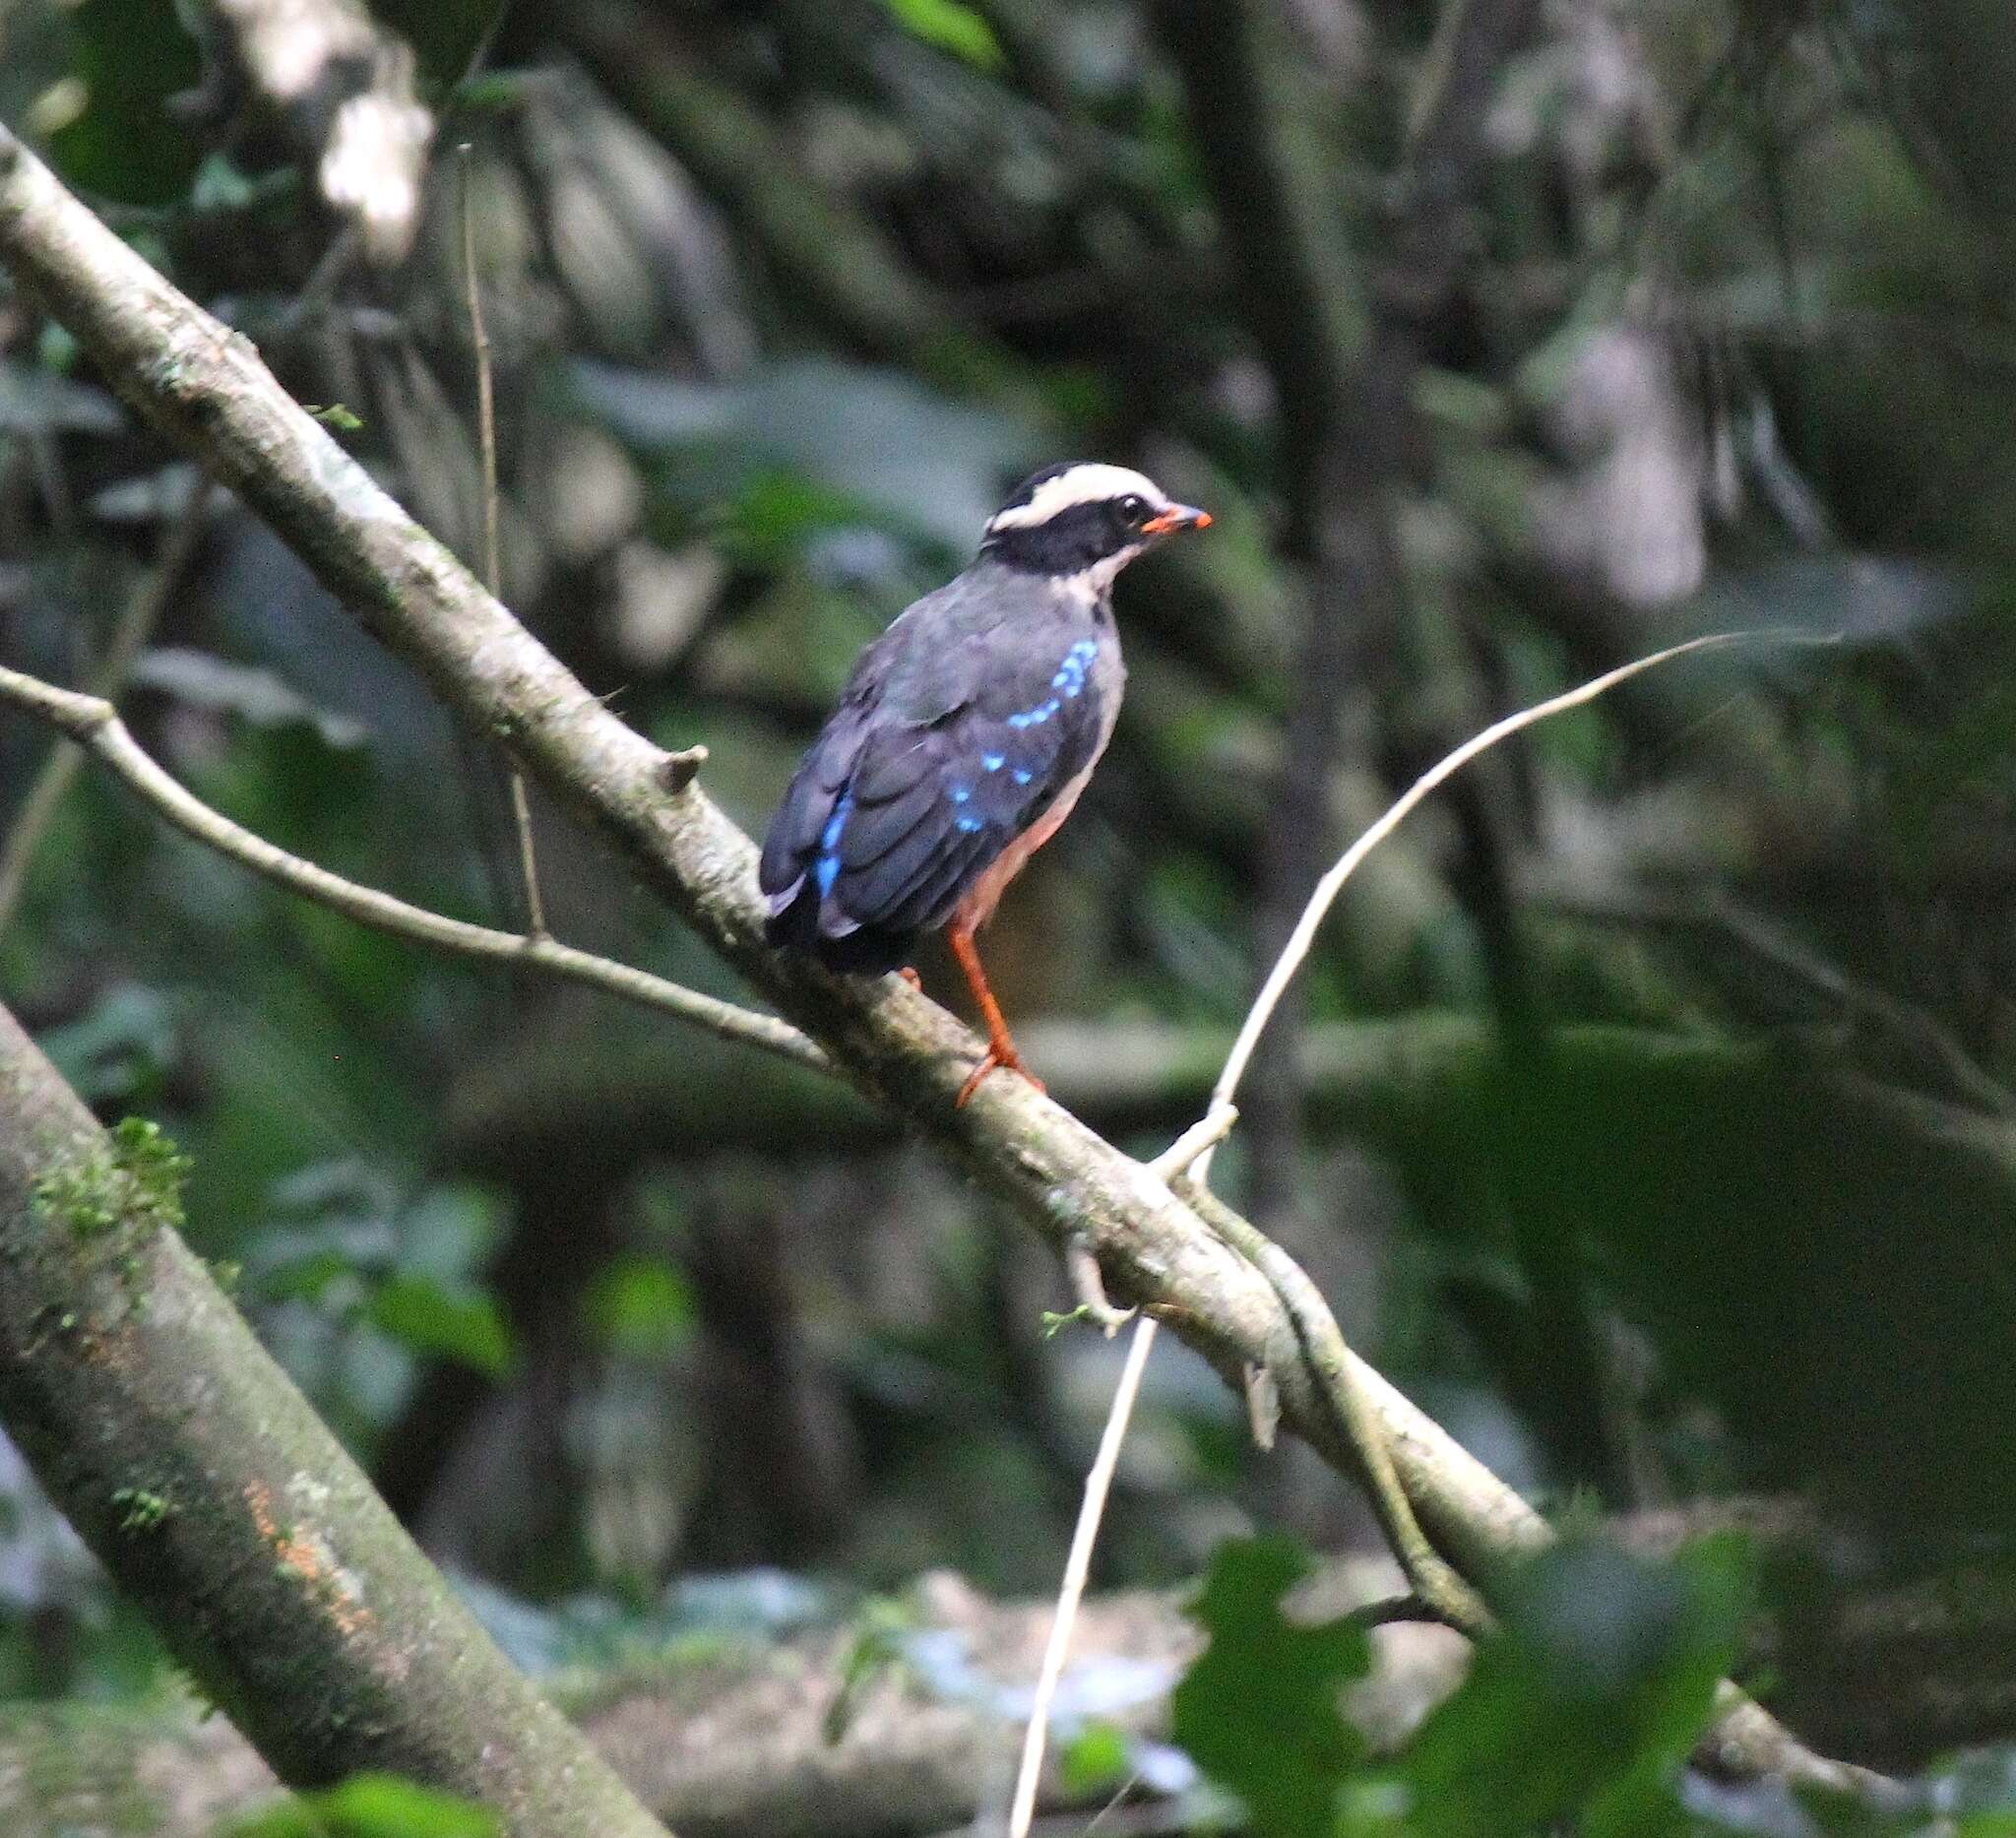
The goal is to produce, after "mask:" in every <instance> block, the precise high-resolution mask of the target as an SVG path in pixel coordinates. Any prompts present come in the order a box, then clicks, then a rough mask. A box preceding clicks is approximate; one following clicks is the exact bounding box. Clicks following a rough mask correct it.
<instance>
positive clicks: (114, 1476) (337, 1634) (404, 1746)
mask: <svg viewBox="0 0 2016 1838" xmlns="http://www.w3.org/2000/svg"><path fill="white" fill-rule="evenodd" d="M161 1155H162V1151H161V1149H160V1147H159V1145H158V1142H157V1143H153V1144H150V1143H148V1142H147V1141H146V1140H145V1139H140V1140H137V1141H133V1140H128V1141H115V1140H114V1138H112V1137H109V1136H107V1135H106V1133H105V1132H104V1131H103V1130H101V1129H100V1128H99V1127H98V1126H97V1124H96V1123H95V1121H94V1120H93V1118H92V1114H91V1112H90V1111H89V1110H87V1109H85V1108H84V1105H83V1104H82V1102H81V1101H80V1100H79V1099H78V1098H77V1097H76V1096H75V1094H73V1093H72V1092H71V1090H70V1088H69V1087H68V1086H67V1085H65V1084H64V1082H63V1080H62V1078H61V1076H60V1075H59V1074H58V1073H57V1071H56V1069H55V1068H54V1067H53V1066H51V1065H50V1064H49V1062H48V1061H47V1060H46V1059H44V1058H43V1057H42V1055H41V1054H40V1053H39V1052H38V1051H37V1050H36V1049H35V1046H34V1044H33V1043H32V1041H30V1040H29V1038H28V1036H27V1035H26V1034H24V1033H23V1032H22V1031H21V1028H20V1027H19V1025H18V1024H17V1023H16V1022H15V1020H14V1017H13V1016H12V1015H10V1014H8V1013H7V1012H6V1010H5V1009H0V1418H4V1420H5V1423H6V1426H7V1430H8V1433H9V1434H10V1435H12V1436H13V1437H14V1438H15V1440H16V1441H17V1442H19V1444H20V1445H21V1448H22V1451H23V1452H24V1453H25V1454H26V1455H27V1456H28V1458H29V1460H30V1461H31V1462H32V1464H33V1465H34V1470H35V1473H36V1475H37V1476H38V1477H39V1478H40V1480H41V1482H42V1484H43V1486H44V1487H46V1488H47V1489H48V1490H49V1493H50V1495H51V1496H52V1497H53V1498H54V1499H55V1501H56V1503H57V1505H58V1506H60V1507H61V1508H62V1509H63V1512H64V1514H65V1516H66V1517H68V1519H69V1520H70V1522H71V1524H72V1525H74V1526H76V1528H77V1529H78V1531H79V1532H80V1533H81V1534H82V1535H83V1537H84V1540H85V1542H86V1543H87V1544H88V1545H90V1547H91V1548H92V1550H93V1552H94V1553H95V1554H96V1555H97V1557H98V1559H99V1561H100V1562H102V1563H103V1564H104V1565H105V1567H106V1568H107V1569H108V1570H110V1571H111V1573H112V1575H113V1576H114V1577H115V1578H116V1579H117V1580H118V1582H119V1585H120V1587H121V1588H122V1589H124V1590H125V1591H126V1592H127V1594H128V1595H130V1596H131V1597H132V1598H133V1599H134V1601H136V1602H137V1603H139V1604H140V1606H141V1607H142V1608H143V1609H145V1610H146V1611H147V1612H148V1614H149V1615H150V1616H152V1617H153V1619H154V1622H155V1625H156V1626H157V1627H158V1629H159V1630H160V1632H161V1634H162V1636H163V1638H164V1639H165V1640H166V1641H167V1644H168V1646H169V1647H170V1649H171V1650H172V1651H173V1652H174V1653H175V1655H176V1656H177V1657H178V1658H179V1659H180V1660H181V1661H182V1662H183V1663H184V1664H185V1665H186V1666H187V1667H188V1668H189V1670H190V1672H191V1673H192V1674H193V1675H194V1676H195V1677H196V1679H197V1680H199V1682H200V1683H201V1684H202V1685H203V1687H204V1689H205V1690H207V1691H209V1692H210V1693H211V1694H212V1695H213V1696H214V1697H215V1698H216V1699H217V1701H218V1702H219V1703H220V1704H221V1706H222V1707H223V1708H224V1709H225V1710H226V1711H227V1712H229V1714H230V1717H231V1720H232V1722H234V1723H235V1724H237V1726H238V1728H239V1729H240V1730H242V1731H243V1732H244V1733H245V1735H246V1736H247V1737H248V1738H249V1739H250V1740H251V1742H252V1743H254V1744H256V1745H257V1747H258V1749H259V1751H260V1753H261V1754H262V1755H264V1756H265V1757H266V1759H267V1761H268V1762H269V1763H271V1764H272V1766H273V1768H274V1770H275V1772H276V1773H278V1774H279V1775H280V1776H281V1778H282V1779H283V1780H285V1781H287V1782H288V1783H289V1784H291V1785H293V1786H297V1787H309V1786H318V1785H324V1784H327V1783H329V1782H332V1781H335V1780H339V1779H342V1778H343V1777H344V1776H346V1775H348V1774H352V1773H355V1772H357V1771H359V1770H362V1769H367V1768H375V1769H384V1770H388V1771H390V1772H392V1773H396V1774H405V1775H411V1776H416V1777H418V1778H421V1779H424V1780H426V1781H429V1782H431V1783H432V1784H434V1785H435V1786H438V1787H441V1788H444V1789H446V1790H448V1791H450V1792H453V1793H458V1794H461V1795H464V1796H465V1797H467V1798H470V1799H474V1800H480V1801H482V1802H483V1803H484V1804H485V1805H487V1806H491V1807H493V1808H495V1809H496V1811H497V1812H498V1813H499V1814H500V1815H501V1816H502V1820H503V1829H504V1830H505V1831H507V1832H509V1833H511V1834H512V1838H664V1834H663V1828H662V1826H660V1825H659V1824H658V1822H657V1821H656V1820H654V1819H653V1818H652V1817H651V1815H650V1814H649V1813H647V1812H646V1811H645V1810H644V1808H643V1807H642V1806H639V1805H638V1803H637V1802H636V1801H635V1800H634V1799H633V1798H632V1797H631V1796H630V1794H629V1792H628V1790H627V1789H626V1788H625V1787H624V1786H623V1784H622V1782H621V1781H619V1780H618V1779H617V1778H616V1776H615V1774H614V1773H613V1772H612V1771H611V1770H610V1768H609V1766H608V1764H607V1763H606V1762H604V1761H603V1760H602V1759H601V1758H600V1757H599V1755H598V1754H597V1753H596V1751H595V1750H594V1749H592V1748H591V1747H590V1746H589V1744H588V1743H586V1742H585V1741H584V1740H583V1739H582V1737H581V1736H580V1735H579V1733H578V1732H576V1731H575V1730H574V1729H573V1728H572V1727H571V1726H570V1725H569V1724H568V1723H567V1722H566V1721H565V1720H564V1719H563V1718H562V1717H561V1716H560V1715H559V1714H558V1712H556V1711H554V1710H553V1709H551V1708H550V1707H549V1706H548V1705H546V1704H545V1703H543V1702H541V1701H540V1699H539V1697H538V1695H537V1694H536V1692H535V1691H534V1690H533V1688H532V1686H531V1685H530V1684H528V1683H527V1682H526V1680H525V1679H524V1678H523V1677H522V1676H520V1674H519V1673H517V1672H516V1671H514V1670H513V1668H512V1666H511V1664H510V1662H509V1661H508V1660H506V1659H505V1657H504V1656H503V1654H502V1653H500V1652H499V1651H498V1650H497V1648H496V1646H495V1644H494V1643H493V1642H492V1641H491V1639H490V1637H489V1636H488V1635H487V1634H486V1633H484V1632H483V1631H482V1629H481V1628H480V1627H479V1626H478V1625H477V1624H476V1622H475V1620H474V1618H473V1616H471V1615H470V1613H469V1611H468V1610H467V1609H466V1608H464V1607H463V1605H462V1604H461V1602H460V1601H459V1600H457V1598H456V1597H455V1596H454V1595H453V1594H452V1593H451V1592H450V1591H449V1589H448V1587H447V1585H446V1584H445V1583H444V1582H443V1581H442V1580H441V1577H440V1575H439V1573H438V1572H436V1570H435V1569H434V1567H433V1566H432V1565H431V1564H430V1563H428V1561H427V1560H426V1558H425V1557H424V1556H422V1555H421V1554H420V1553H419V1551H418V1549H417V1548H416V1547H415V1546H414V1545H413V1543H412V1541H411V1540H410V1539H409V1538H408V1537H407V1535H406V1533H405V1532H404V1531H402V1530H401V1529H400V1526H399V1522H398V1521H397V1520H396V1519H394V1518H393V1516H392V1514H391V1512H390V1511H388V1510H387V1508H386V1506H385V1504H384V1502H383V1501H381V1500H380V1499H379V1497H378V1496H377V1494H376V1493H374V1492H373V1491H372V1490H371V1484H370V1483H369V1482H368V1481H367V1480H366V1479H365V1478H364V1475H363V1473H362V1472H361V1471H360V1470H359V1469H358V1468H357V1466H356V1464H355V1463H354V1462H352V1461H351V1460H350V1458H349V1456H348V1455H347V1454H346V1453H345V1452H344V1449H343V1445H342V1444H341V1443H339V1442H338V1441H337V1440H336V1438H335V1437H334V1436H333V1435H331V1434H330V1432H329V1430H328V1429H327V1428H326V1427H325V1426H323V1424H322V1422H321V1420H320V1419H319V1418H317V1417H316V1415H315V1413H314V1411H313V1410H312V1409H310V1408H309V1405H308V1401H307V1400H306V1399H305V1398H303V1397H302V1396H301V1394H300V1393H299V1392H298V1391H296V1390H295V1389H294V1386H293V1383H292V1381H291V1380H290V1379H289V1378H288V1377H287V1375H286V1374H285V1373H284V1372H283V1371H282V1370H281V1368H280V1367H279V1365H278V1364H276V1363H274V1361H273V1359H272V1358H271V1357H270V1356H269V1355H268V1354H267V1352H266V1350H265V1349H264V1348H263V1347H261V1346H260V1344H259V1342H258V1341H257V1340H256V1339H254V1338H253V1334H252V1330H251V1329H250V1328H249V1327H247V1326H246V1324H245V1321H244V1318H243V1317H242V1316H241V1315H239V1313H238V1312H237V1310H236V1309H234V1308H233V1307H232V1306H231V1304H230V1302H229V1301H228V1300H226V1299H225V1298H224V1296H223V1295H222V1293H221V1291H220V1290H219V1289H218V1287H217V1284H216V1283H215V1282H214V1281H213V1280H212V1278H211V1275H210V1272H209V1271H208V1270H206V1269H205V1268H204V1265H203V1262H202V1260H201V1259H200V1258H198V1257H197V1256H195V1255H194V1254H193V1253H192V1252H191V1251H190V1249H189V1247H188V1246H187V1245H186V1244H184V1243H183V1241H182V1238H181V1236H180V1235H179V1234H178V1233H177V1232H176V1230H175V1228H174V1223H173V1214H174V1210H175V1196H174V1178H173V1175H172V1173H170V1171H169V1170H168V1169H167V1168H166V1167H165V1166H164V1164H163V1162H162V1160H161Z"/></svg>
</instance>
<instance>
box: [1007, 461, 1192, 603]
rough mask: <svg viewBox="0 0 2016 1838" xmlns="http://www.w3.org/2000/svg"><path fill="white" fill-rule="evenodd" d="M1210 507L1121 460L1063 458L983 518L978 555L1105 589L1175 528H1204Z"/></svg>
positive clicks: (1029, 479) (1028, 571) (1035, 476)
mask: <svg viewBox="0 0 2016 1838" xmlns="http://www.w3.org/2000/svg"><path fill="white" fill-rule="evenodd" d="M1210 522H1211V515H1210V513H1209V512H1208V511H1199V510H1192V509H1191V507H1190V506H1189V505H1187V504H1178V503H1176V502H1175V501H1174V500H1173V499H1172V498H1170V496H1169V495H1168V493H1167V492H1166V491H1165V490H1163V488H1162V487H1161V486H1160V485H1158V484H1157V483H1156V482H1155V481H1154V480H1153V479H1151V478H1146V477H1144V476H1143V475H1141V474H1139V473H1135V472H1130V471H1129V470H1128V469H1127V468H1126V467H1124V466H1102V465H1099V464H1096V463H1094V462H1091V461H1084V460H1074V461H1067V462H1066V463H1065V464H1063V465H1062V466H1046V467H1044V468H1043V469H1042V471H1041V472H1040V473H1032V474H1030V475H1029V476H1028V477H1027V478H1025V479H1024V480H1023V481H1022V483H1021V484H1019V485H1018V486H1016V488H1015V491H1014V494H1013V495H1012V496H1011V497H1010V498H1009V500H1008V502H1007V503H1006V504H1004V505H1002V507H1001V508H1000V509H999V510H998V511H996V512H995V513H994V515H993V516H992V517H991V518H990V519H988V522H987V530H986V535H985V536H984V537H983V538H982V539H981V540H980V553H981V554H982V555H990V556H992V557H994V558H995V559H996V560H997V561H1000V562H1003V563H1005V564H1006V565H1007V566H1009V567H1011V568H1017V569H1020V570H1022V571H1023V572H1025V573H1029V574H1041V575H1048V576H1051V577H1053V578H1055V579H1059V580H1077V581H1082V582H1085V583H1086V584H1087V585H1089V586H1091V587H1093V588H1095V589H1097V590H1098V591H1100V592H1102V593H1103V592H1104V590H1105V589H1106V588H1108V587H1110V586H1111V585H1112V579H1113V576H1114V575H1116V574H1118V573H1119V572H1120V570H1121V569H1122V568H1124V567H1125V566H1126V565H1127V564H1128V563H1129V562H1130V561H1132V560H1133V559H1134V557H1135V556H1137V555H1139V554H1141V553H1142V551H1143V550H1145V549H1148V548H1151V547H1153V546H1154V545H1155V544H1156V543H1157V542H1158V541H1160V540H1161V539H1163V538H1164V537H1166V536H1168V535H1169V534H1171V533H1172V532H1174V531H1177V530H1202V529H1203V528H1204V527H1205V526H1206V525H1207V524H1209V523H1210Z"/></svg>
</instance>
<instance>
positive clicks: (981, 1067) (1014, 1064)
mask: <svg viewBox="0 0 2016 1838" xmlns="http://www.w3.org/2000/svg"><path fill="white" fill-rule="evenodd" d="M997 1066H998V1067H1000V1068H1001V1069H1002V1070H1003V1071H1004V1072H1019V1073H1021V1074H1022V1076H1023V1077H1024V1078H1026V1079H1027V1080H1028V1081H1029V1082H1030V1083H1031V1084H1032V1085H1034V1086H1035V1087H1036V1088H1037V1091H1038V1092H1039V1093H1040V1094H1042V1093H1047V1092H1048V1090H1049V1087H1048V1086H1046V1085H1045V1084H1044V1083H1043V1082H1042V1080H1041V1079H1040V1078H1038V1077H1037V1075H1036V1074H1035V1073H1034V1072H1032V1071H1031V1070H1030V1069H1029V1068H1028V1067H1027V1066H1026V1065H1024V1064H1023V1063H1022V1055H1021V1054H1020V1053H1018V1052H1017V1051H1016V1050H1015V1048H1014V1047H1012V1046H1007V1047H1003V1046H989V1047H988V1048H987V1050H986V1051H985V1052H983V1053H982V1054H981V1055H980V1062H979V1064H978V1065H977V1066H975V1067H974V1069H973V1070H972V1071H971V1072H969V1073H968V1074H967V1075H966V1083H965V1084H964V1085H962V1086H961V1087H960V1088H959V1096H958V1097H957V1098H955V1099H954V1100H953V1101H952V1108H953V1109H955V1110H964V1109H966V1107H967V1102H968V1100H969V1099H971V1098H972V1097H973V1095H974V1093H975V1092H977V1091H978V1090H979V1088H980V1080H982V1079H983V1078H985V1077H986V1076H987V1074H988V1073H989V1072H991V1071H993V1070H994V1068H995V1067H997Z"/></svg>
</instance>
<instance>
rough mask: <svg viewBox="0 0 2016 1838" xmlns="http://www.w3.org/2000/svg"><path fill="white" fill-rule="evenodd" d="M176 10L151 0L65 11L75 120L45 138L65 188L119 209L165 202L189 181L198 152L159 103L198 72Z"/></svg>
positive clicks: (119, 0) (188, 85)
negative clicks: (80, 105) (80, 99)
mask: <svg viewBox="0 0 2016 1838" xmlns="http://www.w3.org/2000/svg"><path fill="white" fill-rule="evenodd" d="M176 12H177V9H176V8H174V7H171V6H162V5H161V4H160V0H84V3H83V4H82V5H81V6H78V7H75V8H73V9H72V10H71V11H70V16H69V17H70V31H71V45H72V54H71V65H70V70H71V75H72V76H74V77H76V78H77V79H78V80H79V81H81V82H82V83H83V84H84V86H85V92H86V99H85V106H84V109H83V111H82V112H81V113H80V114H79V115H78V116H77V118H76V119H75V120H73V121H71V122H70V123H68V124H67V125H66V126H64V127H63V128H61V129H59V130H58V131H57V133H56V134H55V135H54V136H53V137H52V140H51V143H50V151H51V152H52V153H53V155H54V156H55V160H56V164H57V167H58V169H59V170H60V171H61V172H62V174H63V176H64V177H65V178H66V179H68V180H69V181H70V182H71V183H72V184H73V185H77V186H80V187H82V188H83V189H84V190H86V191H88V192H95V193H97V194H98V195H100V196H101V197H107V198H116V199H119V200H120V201H121V202H123V203H126V204H167V203H169V202H170V201H171V200H173V199H175V198H177V197H179V196H180V195H181V194H182V193H183V191H184V190H185V189H186V188H187V187H188V185H189V183H190V181H191V180H192V179H193V178H194V177H195V174H196V168H197V165H198V163H199V161H200V160H201V158H202V150H201V148H200V147H199V146H198V144H197V141H196V138H195V136H194V135H192V134H191V133H190V132H189V131H188V130H187V129H186V128H185V127H183V125H182V124H181V122H180V121H179V120H177V119H176V117H175V116H174V114H173V113H172V112H171V111H170V110H169V109H168V107H167V105H166V104H167V100H168V97H169V96H171V95H175V94H176V93H177V92H179V91H183V90H189V89H193V88H194V87H195V85H196V83H197V80H198V78H199V76H200V75H201V71H200V69H199V65H198V60H197V54H196V42H195V40H194V39H193V38H191V37H190V36H189V34H188V33H187V32H184V31H183V30H182V26H181V23H180V21H179V20H178V19H177V17H176Z"/></svg>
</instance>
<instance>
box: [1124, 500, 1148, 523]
mask: <svg viewBox="0 0 2016 1838" xmlns="http://www.w3.org/2000/svg"><path fill="white" fill-rule="evenodd" d="M1120 515H1121V517H1122V518H1123V519H1124V520H1125V521H1126V522H1128V523H1130V524H1141V523H1146V522H1147V521H1148V506H1147V505H1146V504H1144V503H1142V501H1141V500H1140V499H1139V498H1137V497H1135V496H1134V494H1133V493H1132V492H1129V493H1128V494H1127V496H1125V497H1124V498H1122V499H1121V500H1120Z"/></svg>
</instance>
